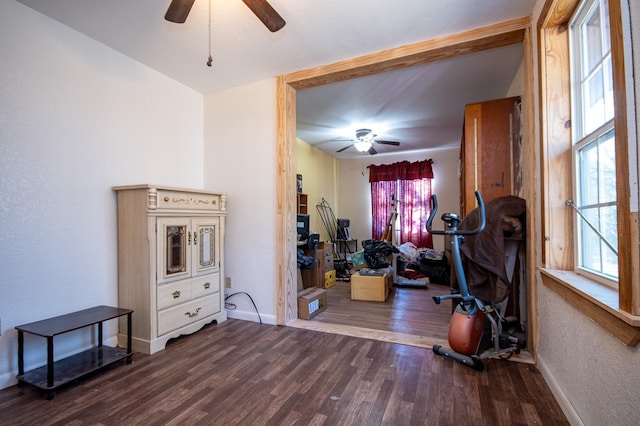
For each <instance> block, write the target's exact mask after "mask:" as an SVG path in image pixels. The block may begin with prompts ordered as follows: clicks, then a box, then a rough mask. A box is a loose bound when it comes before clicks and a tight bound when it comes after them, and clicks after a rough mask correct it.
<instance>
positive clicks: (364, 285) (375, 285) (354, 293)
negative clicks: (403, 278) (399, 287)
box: [351, 272, 393, 302]
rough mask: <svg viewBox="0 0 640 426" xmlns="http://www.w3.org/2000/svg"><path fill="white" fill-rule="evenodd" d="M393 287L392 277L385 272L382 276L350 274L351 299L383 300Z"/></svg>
mask: <svg viewBox="0 0 640 426" xmlns="http://www.w3.org/2000/svg"><path fill="white" fill-rule="evenodd" d="M392 287H393V279H392V278H391V276H390V275H389V274H387V273H386V272H384V273H383V275H382V276H366V275H360V272H356V273H355V274H353V275H351V300H368V301H371V302H384V301H385V300H387V296H389V290H390V289H391V288H392Z"/></svg>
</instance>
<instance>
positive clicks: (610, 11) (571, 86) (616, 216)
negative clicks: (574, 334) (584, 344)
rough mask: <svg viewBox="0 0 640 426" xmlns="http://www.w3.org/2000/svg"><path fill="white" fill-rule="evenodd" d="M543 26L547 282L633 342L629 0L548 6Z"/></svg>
mask: <svg viewBox="0 0 640 426" xmlns="http://www.w3.org/2000/svg"><path fill="white" fill-rule="evenodd" d="M537 28H538V47H539V49H540V52H539V59H540V62H539V66H540V69H539V83H540V126H541V127H540V137H541V146H540V149H541V151H540V152H541V169H540V170H541V179H540V196H541V202H540V207H541V230H542V232H541V233H540V235H539V238H541V242H540V244H541V247H542V253H541V256H540V264H539V266H540V269H539V270H540V272H541V279H542V283H543V284H545V286H546V287H547V288H549V289H551V290H552V291H554V292H556V293H558V294H559V295H560V296H561V297H562V298H563V299H565V300H566V301H567V302H568V303H569V304H571V305H572V306H573V307H575V308H576V309H578V310H580V311H582V312H583V313H584V314H585V315H587V316H588V317H590V318H591V319H593V320H594V321H595V322H596V323H598V324H599V325H600V326H602V327H603V328H605V329H606V330H607V331H609V332H610V333H611V334H613V335H614V336H615V337H617V338H618V339H619V340H620V341H622V342H623V343H625V344H627V345H631V346H635V345H637V344H638V343H640V279H639V277H640V262H639V261H638V259H640V252H639V249H638V247H639V244H638V243H639V241H638V239H639V238H638V235H639V229H638V183H637V165H638V160H637V159H638V154H637V152H638V143H637V141H636V139H635V135H636V123H635V121H634V118H635V114H634V112H633V110H629V108H630V107H631V108H633V107H634V106H635V105H636V102H635V100H634V99H633V93H634V90H633V77H632V75H633V69H632V62H631V43H630V41H629V40H630V32H631V30H630V16H629V4H628V0H608V1H606V0H563V1H562V2H557V1H555V0H546V2H545V4H544V7H543V8H542V9H541V14H540V16H539V19H538V21H537ZM628 110H629V111H628ZM567 200H573V201H574V202H573V203H572V204H573V206H574V207H575V208H576V209H578V210H579V211H580V213H581V214H582V215H583V216H584V217H585V218H586V219H588V220H589V222H590V223H592V224H593V228H595V231H594V229H593V228H591V227H590V226H589V225H588V224H587V222H586V221H585V220H583V218H582V217H581V216H580V215H577V214H576V212H575V210H574V209H572V208H571V207H569V206H568V205H570V204H571V203H567ZM596 231H597V232H598V233H600V234H602V236H604V237H606V238H605V239H601V238H600V237H599V236H598V234H597V233H596ZM605 240H607V241H608V244H610V245H611V247H609V245H608V244H607V243H605V242H604V241H605ZM618 248H620V250H618V255H617V256H616V255H615V251H616V250H617V249H618ZM589 272H591V273H593V274H596V275H597V276H598V277H599V278H600V280H595V279H594V278H593V277H594V275H591V274H589ZM605 277H609V278H611V279H612V280H611V281H612V282H614V281H615V280H614V279H615V277H617V287H609V286H606V285H603V283H604V281H605V280H604V278H605Z"/></svg>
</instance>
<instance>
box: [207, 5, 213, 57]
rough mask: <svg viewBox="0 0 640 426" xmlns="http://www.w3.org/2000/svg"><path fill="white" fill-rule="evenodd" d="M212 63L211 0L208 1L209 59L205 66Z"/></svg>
mask: <svg viewBox="0 0 640 426" xmlns="http://www.w3.org/2000/svg"><path fill="white" fill-rule="evenodd" d="M212 63H213V58H212V57H211V0H209V58H208V59H207V66H208V67H210V66H211V64H212Z"/></svg>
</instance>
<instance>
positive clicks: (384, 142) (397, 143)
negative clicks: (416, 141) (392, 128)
mask: <svg viewBox="0 0 640 426" xmlns="http://www.w3.org/2000/svg"><path fill="white" fill-rule="evenodd" d="M374 142H375V143H379V144H382V145H393V146H400V142H397V141H377V140H375V141H374Z"/></svg>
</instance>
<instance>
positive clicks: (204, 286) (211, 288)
mask: <svg viewBox="0 0 640 426" xmlns="http://www.w3.org/2000/svg"><path fill="white" fill-rule="evenodd" d="M219 291H220V274H218V273H217V272H216V273H215V274H210V275H205V276H203V277H199V278H195V279H193V280H192V281H191V297H192V298H193V299H196V298H198V297H203V296H208V295H210V294H214V293H218V292H219Z"/></svg>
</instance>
